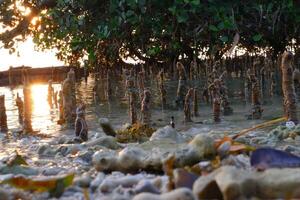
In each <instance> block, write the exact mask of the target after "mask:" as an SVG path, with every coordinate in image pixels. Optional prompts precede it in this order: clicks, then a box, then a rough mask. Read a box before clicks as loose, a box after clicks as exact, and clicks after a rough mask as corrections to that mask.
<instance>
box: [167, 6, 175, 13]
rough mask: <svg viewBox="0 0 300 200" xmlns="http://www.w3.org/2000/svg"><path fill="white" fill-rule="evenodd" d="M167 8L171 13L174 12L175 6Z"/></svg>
mask: <svg viewBox="0 0 300 200" xmlns="http://www.w3.org/2000/svg"><path fill="white" fill-rule="evenodd" d="M168 10H169V11H170V12H171V13H172V15H175V14H176V6H172V7H170V8H168Z"/></svg>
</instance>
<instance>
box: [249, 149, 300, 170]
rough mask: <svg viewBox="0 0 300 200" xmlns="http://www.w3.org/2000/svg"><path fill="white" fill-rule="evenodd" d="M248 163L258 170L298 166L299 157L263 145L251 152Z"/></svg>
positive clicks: (299, 163)
mask: <svg viewBox="0 0 300 200" xmlns="http://www.w3.org/2000/svg"><path fill="white" fill-rule="evenodd" d="M250 164H251V166H252V167H255V168H256V169H258V170H265V169H268V168H284V167H285V168H288V167H299V166H300V157H298V156H296V155H293V154H290V153H287V152H285V151H281V150H277V149H272V148H269V147H264V148H260V149H257V150H255V151H254V152H253V153H252V154H251V157H250Z"/></svg>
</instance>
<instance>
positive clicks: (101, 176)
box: [90, 172, 105, 191]
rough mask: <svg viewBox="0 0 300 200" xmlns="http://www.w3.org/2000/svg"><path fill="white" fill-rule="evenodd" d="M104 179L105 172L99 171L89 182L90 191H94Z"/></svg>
mask: <svg viewBox="0 0 300 200" xmlns="http://www.w3.org/2000/svg"><path fill="white" fill-rule="evenodd" d="M104 179H105V174H104V173H103V172H99V173H98V174H97V176H96V177H95V178H94V180H92V182H91V184H90V187H91V189H92V191H95V190H96V189H97V188H98V187H99V186H100V185H101V183H102V182H103V180H104Z"/></svg>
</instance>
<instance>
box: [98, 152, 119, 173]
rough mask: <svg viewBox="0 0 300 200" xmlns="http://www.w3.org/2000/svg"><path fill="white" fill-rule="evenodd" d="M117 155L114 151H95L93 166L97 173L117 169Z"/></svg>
mask: <svg viewBox="0 0 300 200" xmlns="http://www.w3.org/2000/svg"><path fill="white" fill-rule="evenodd" d="M117 161H118V159H117V153H116V152H115V151H112V150H109V151H103V150H100V151H97V152H95V153H94V155H93V164H94V166H95V168H96V170H98V171H108V170H111V171H113V170H117V169H118V167H119V166H118V162H117Z"/></svg>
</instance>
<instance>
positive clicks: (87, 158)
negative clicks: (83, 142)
mask: <svg viewBox="0 0 300 200" xmlns="http://www.w3.org/2000/svg"><path fill="white" fill-rule="evenodd" d="M93 155H94V152H93V151H91V150H85V151H83V152H79V154H78V155H77V159H80V160H82V161H84V162H86V163H88V164H91V163H92V159H93Z"/></svg>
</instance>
